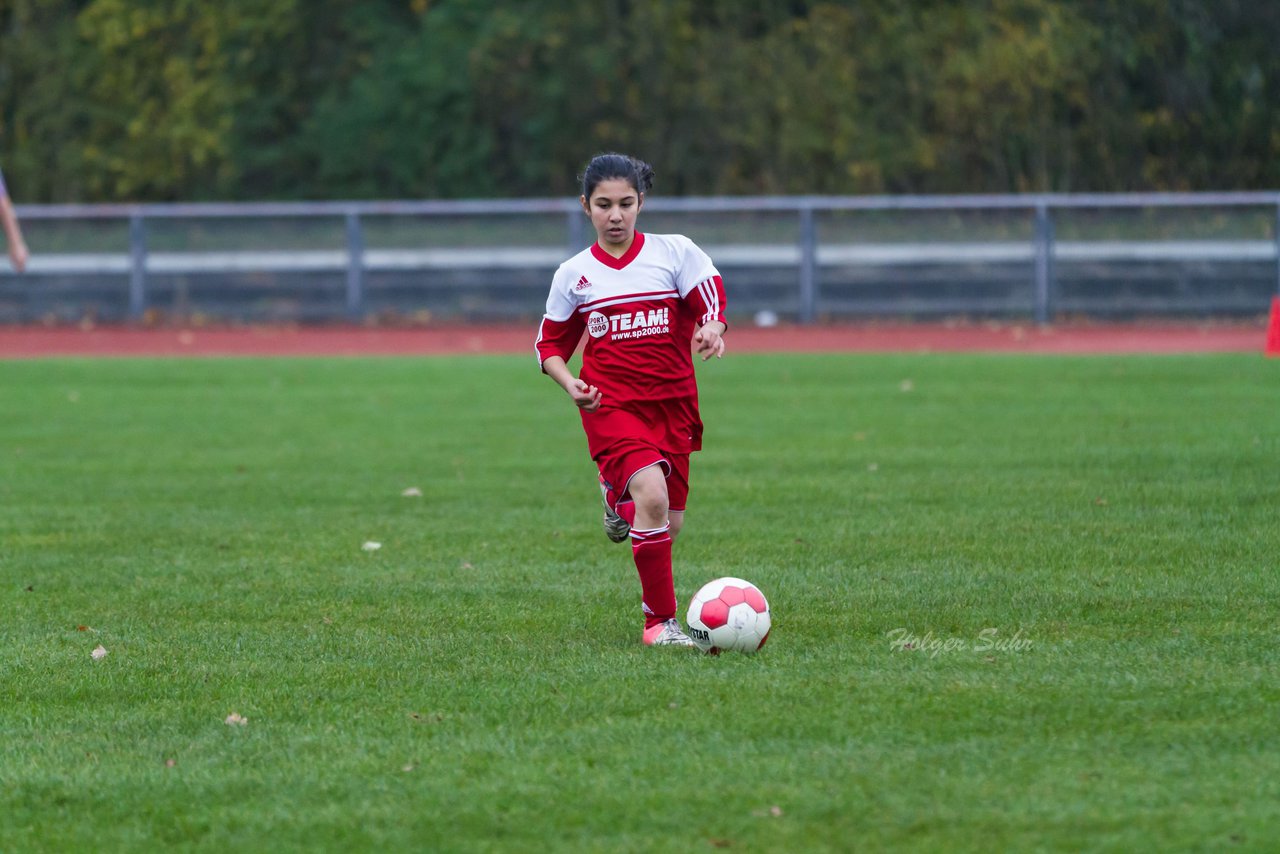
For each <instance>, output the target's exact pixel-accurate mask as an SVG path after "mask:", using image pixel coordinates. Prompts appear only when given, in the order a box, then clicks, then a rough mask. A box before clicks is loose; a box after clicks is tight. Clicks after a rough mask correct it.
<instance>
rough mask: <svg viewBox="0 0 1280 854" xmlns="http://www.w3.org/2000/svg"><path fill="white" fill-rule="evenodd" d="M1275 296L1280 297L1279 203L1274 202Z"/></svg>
mask: <svg viewBox="0 0 1280 854" xmlns="http://www.w3.org/2000/svg"><path fill="white" fill-rule="evenodd" d="M1274 237H1275V241H1276V296H1278V297H1280V202H1276V233H1275V235H1274Z"/></svg>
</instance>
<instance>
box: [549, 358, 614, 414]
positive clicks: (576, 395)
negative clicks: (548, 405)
mask: <svg viewBox="0 0 1280 854" xmlns="http://www.w3.org/2000/svg"><path fill="white" fill-rule="evenodd" d="M542 370H543V371H544V372H545V373H546V374H547V376H549V377H551V379H553V380H555V381H556V382H557V383H559V384H560V387H561V388H562V389H564V390H565V392H566V393H567V394H568V395H569V397H571V398H573V402H574V404H576V405H577V406H578V408H579V409H582V410H584V411H586V412H595V411H596V410H597V409H599V408H600V397H601V394H600V389H598V388H596V387H595V386H593V385H587V384H586V383H585V382H583V381H582V380H580V379H578V378H577V377H575V376H574V375H573V373H572V372H571V371H570V370H569V366H568V365H566V364H565V361H564V359H562V358H560V357H559V356H548V357H547V358H546V359H545V360H543V362H542Z"/></svg>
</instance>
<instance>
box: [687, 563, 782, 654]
mask: <svg viewBox="0 0 1280 854" xmlns="http://www.w3.org/2000/svg"><path fill="white" fill-rule="evenodd" d="M685 622H686V623H687V624H688V626H689V637H691V638H693V642H694V643H696V644H697V645H698V647H699V649H701V650H702V651H703V652H709V653H711V654H712V655H719V654H720V653H721V652H724V651H726V650H732V651H736V652H755V651H756V650H758V649H759V648H760V647H762V646H764V642H765V641H766V640H768V639H769V627H770V626H771V625H772V624H773V620H772V619H771V618H770V617H769V603H768V601H767V600H766V599H765V598H764V594H763V593H761V592H760V588H758V587H756V586H755V585H754V584H752V583H751V582H750V581H743V580H742V579H741V578H728V577H726V578H717V579H716V580H715V581H711V582H708V583H707V584H705V585H703V588H702V589H701V590H699V591H698V592H697V593H695V594H694V595H693V601H692V602H690V603H689V613H688V616H687V618H686V619H685Z"/></svg>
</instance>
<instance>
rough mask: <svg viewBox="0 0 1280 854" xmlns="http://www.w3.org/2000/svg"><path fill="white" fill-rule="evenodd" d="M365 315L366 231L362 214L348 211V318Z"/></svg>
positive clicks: (353, 318)
mask: <svg viewBox="0 0 1280 854" xmlns="http://www.w3.org/2000/svg"><path fill="white" fill-rule="evenodd" d="M363 314H364V231H363V230H362V229H361V227H360V214H358V213H356V212H355V211H347V318H348V319H349V320H359V319H360V318H361V316H362V315H363Z"/></svg>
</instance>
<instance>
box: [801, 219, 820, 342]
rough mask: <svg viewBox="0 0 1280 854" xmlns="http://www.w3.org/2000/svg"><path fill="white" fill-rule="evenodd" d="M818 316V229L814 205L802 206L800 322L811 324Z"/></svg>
mask: <svg viewBox="0 0 1280 854" xmlns="http://www.w3.org/2000/svg"><path fill="white" fill-rule="evenodd" d="M817 318H818V230H817V228H816V227H815V226H814V222H813V205H812V204H810V203H808V202H806V203H804V204H803V205H802V206H801V208H800V322H801V323H803V324H805V325H809V324H812V323H814V322H815V321H816V320H817Z"/></svg>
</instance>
